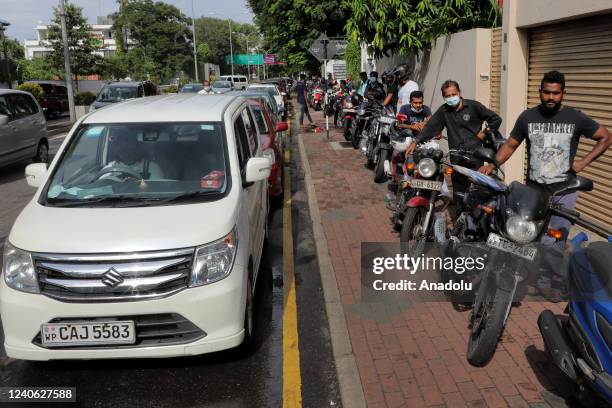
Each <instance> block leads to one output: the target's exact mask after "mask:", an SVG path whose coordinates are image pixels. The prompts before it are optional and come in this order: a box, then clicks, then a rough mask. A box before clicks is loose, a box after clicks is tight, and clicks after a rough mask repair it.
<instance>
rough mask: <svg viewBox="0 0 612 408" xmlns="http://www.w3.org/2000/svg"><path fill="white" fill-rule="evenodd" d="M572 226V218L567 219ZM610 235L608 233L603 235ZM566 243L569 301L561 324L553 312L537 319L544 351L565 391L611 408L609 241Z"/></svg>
mask: <svg viewBox="0 0 612 408" xmlns="http://www.w3.org/2000/svg"><path fill="white" fill-rule="evenodd" d="M568 219H570V221H577V220H579V217H576V214H569V216H568ZM608 234H609V232H608ZM587 240H588V237H587V236H586V234H585V233H584V232H582V233H580V234H578V235H577V236H576V237H574V239H572V241H571V246H572V247H573V251H572V254H571V257H570V262H569V280H570V282H571V284H570V300H569V303H568V306H567V308H566V310H565V313H566V314H567V316H564V320H563V321H560V320H559V319H558V318H557V317H556V316H555V315H554V314H553V312H552V311H550V310H545V311H543V312H542V313H541V314H540V316H539V318H538V326H539V328H540V333H542V337H543V339H544V345H545V350H546V352H547V353H548V355H549V356H550V358H551V360H552V362H553V364H554V365H555V366H556V367H557V368H558V369H559V370H561V372H562V373H563V374H564V378H565V379H567V380H569V381H570V384H569V386H568V387H564V388H565V389H566V390H570V391H571V393H572V396H573V397H576V398H577V399H578V401H580V402H582V403H583V404H585V405H589V406H591V405H599V404H598V403H600V404H601V406H611V405H612V301H611V300H612V286H611V283H612V281H611V277H612V236H608V242H593V243H591V244H589V245H588V246H587V245H586V241H587Z"/></svg>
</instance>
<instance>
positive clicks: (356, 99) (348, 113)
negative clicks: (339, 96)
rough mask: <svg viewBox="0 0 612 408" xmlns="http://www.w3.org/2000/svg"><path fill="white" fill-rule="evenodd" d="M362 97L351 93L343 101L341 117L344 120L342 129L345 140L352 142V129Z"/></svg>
mask: <svg viewBox="0 0 612 408" xmlns="http://www.w3.org/2000/svg"><path fill="white" fill-rule="evenodd" d="M361 100H362V97H361V95H359V94H358V93H356V92H354V91H353V92H351V93H350V94H349V95H347V96H346V97H345V98H344V99H343V100H342V109H341V111H340V117H341V118H342V129H343V132H342V133H343V134H344V139H346V141H350V140H351V128H352V126H353V120H354V119H355V115H356V114H357V109H356V108H358V107H359V104H360V103H361Z"/></svg>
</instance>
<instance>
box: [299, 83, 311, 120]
mask: <svg viewBox="0 0 612 408" xmlns="http://www.w3.org/2000/svg"><path fill="white" fill-rule="evenodd" d="M305 81H306V76H305V75H304V74H302V75H300V80H299V81H298V82H297V84H296V85H295V93H296V94H297V101H298V103H299V104H300V126H304V114H306V117H307V118H308V122H310V124H312V118H311V117H310V112H309V111H308V103H307V101H308V89H307V88H306V84H305Z"/></svg>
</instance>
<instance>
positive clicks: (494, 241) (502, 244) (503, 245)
mask: <svg viewBox="0 0 612 408" xmlns="http://www.w3.org/2000/svg"><path fill="white" fill-rule="evenodd" d="M487 245H488V246H490V247H492V248H495V249H499V250H500V251H504V252H508V253H510V254H513V255H516V256H519V257H521V258H524V259H527V260H528V261H533V260H534V259H535V257H536V255H537V254H538V249H537V248H536V247H534V246H530V245H520V244H516V243H514V242H512V241H509V240H507V239H505V238H503V237H500V236H499V235H497V234H494V233H490V234H489V238H487Z"/></svg>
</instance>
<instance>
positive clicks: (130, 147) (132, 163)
mask: <svg viewBox="0 0 612 408" xmlns="http://www.w3.org/2000/svg"><path fill="white" fill-rule="evenodd" d="M110 141H111V148H112V149H113V151H114V152H115V154H116V157H117V159H116V160H114V161H111V162H110V163H108V164H107V165H106V166H105V167H104V168H103V169H102V170H106V169H110V168H113V169H117V172H121V170H122V168H123V169H125V168H126V167H127V169H128V170H131V171H130V172H129V173H125V174H127V175H130V173H138V174H139V175H140V176H141V178H142V179H163V178H164V174H163V172H162V170H161V167H159V165H158V164H157V163H155V162H154V161H152V160H150V159H148V158H147V157H146V156H147V155H146V151H145V148H144V144H143V143H141V142H139V141H138V138H137V136H136V135H133V134H127V133H123V134H114V135H112V136H111V139H110ZM110 174H112V173H109V175H110Z"/></svg>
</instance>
